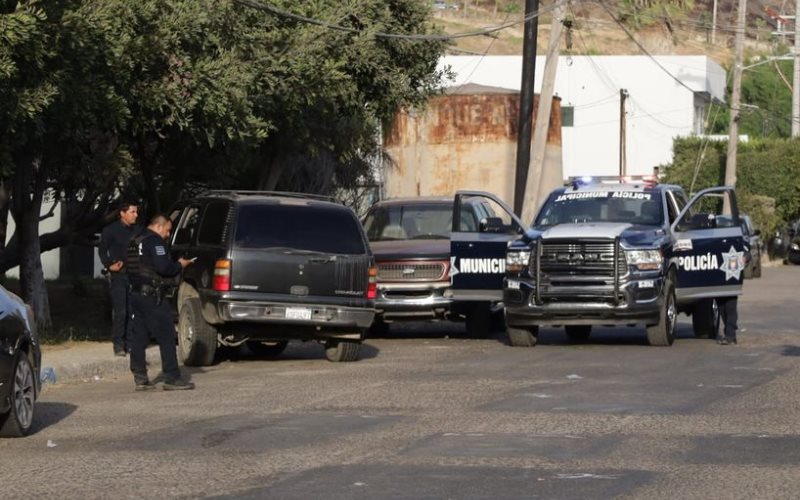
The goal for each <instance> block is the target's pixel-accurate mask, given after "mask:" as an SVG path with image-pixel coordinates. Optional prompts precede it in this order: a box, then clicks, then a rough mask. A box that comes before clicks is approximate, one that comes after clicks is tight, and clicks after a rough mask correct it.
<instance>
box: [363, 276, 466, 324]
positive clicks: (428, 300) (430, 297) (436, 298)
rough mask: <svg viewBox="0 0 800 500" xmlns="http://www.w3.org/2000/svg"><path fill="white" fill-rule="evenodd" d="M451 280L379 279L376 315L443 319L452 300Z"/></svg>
mask: <svg viewBox="0 0 800 500" xmlns="http://www.w3.org/2000/svg"><path fill="white" fill-rule="evenodd" d="M449 288H450V283H447V282H444V283H441V282H439V283H378V297H377V298H376V299H375V309H376V312H377V315H378V316H379V317H381V318H382V319H384V320H386V321H403V320H431V319H442V318H444V317H445V316H446V315H447V314H448V313H449V312H450V308H451V306H452V303H453V300H452V299H451V298H449V297H445V291H446V290H448V289H449Z"/></svg>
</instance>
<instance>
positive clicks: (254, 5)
mask: <svg viewBox="0 0 800 500" xmlns="http://www.w3.org/2000/svg"><path fill="white" fill-rule="evenodd" d="M233 1H234V2H235V3H237V4H239V5H242V6H244V7H249V8H251V9H256V10H260V11H263V12H268V13H270V14H273V15H275V16H278V17H282V18H284V19H292V20H294V21H299V22H302V23H306V24H311V25H315V26H321V27H323V28H327V29H331V30H335V31H341V32H344V33H353V34H360V33H363V30H360V29H356V28H350V27H347V26H341V25H339V24H332V23H329V22H326V21H321V20H319V19H314V18H312V17H306V16H301V15H299V14H294V13H292V12H288V11H285V10H281V9H278V8H277V7H274V6H272V5H269V4H266V3H264V2H261V1H257V0H233ZM567 1H568V0H560V1H559V2H554V3H553V4H552V5H550V6H548V7H546V8H541V9H539V10H537V11H535V12H531V13H530V14H528V15H526V16H524V17H523V18H522V19H521V20H518V21H511V22H508V23H504V24H500V25H498V26H493V27H491V28H486V29H483V30H478V31H467V32H463V33H454V34H452V35H407V34H402V33H384V32H380V31H379V32H373V33H370V34H371V35H372V36H374V37H376V38H386V39H398V40H413V41H428V42H431V41H449V40H457V39H459V38H468V37H474V36H485V35H490V34H492V33H496V32H498V31H502V30H505V29H508V28H511V27H514V26H518V25H520V24H524V23H526V22H528V21H529V20H531V19H535V18H537V17H539V16H541V15H542V14H545V13H547V12H550V11H552V10H554V9H556V8H557V7H558V6H560V5H563V4H566V3H567ZM356 19H357V18H356Z"/></svg>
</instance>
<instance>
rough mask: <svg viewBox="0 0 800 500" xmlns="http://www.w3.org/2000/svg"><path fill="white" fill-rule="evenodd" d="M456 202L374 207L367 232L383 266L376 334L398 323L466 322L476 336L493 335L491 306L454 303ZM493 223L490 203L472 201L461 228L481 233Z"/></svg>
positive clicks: (426, 200)
mask: <svg viewBox="0 0 800 500" xmlns="http://www.w3.org/2000/svg"><path fill="white" fill-rule="evenodd" d="M453 203H454V199H453V198H445V197H423V198H395V199H389V200H384V201H381V202H378V203H376V204H375V205H373V206H372V207H371V208H370V210H369V212H368V213H367V215H366V217H365V218H364V229H365V231H366V233H367V238H368V239H369V242H370V246H371V248H372V252H373V254H374V256H375V261H376V264H377V267H378V293H377V297H376V299H375V308H376V317H375V323H374V324H373V327H372V330H373V332H374V333H376V334H381V335H384V334H386V333H387V332H388V330H389V324H391V323H394V322H400V321H420V320H421V321H437V320H442V319H449V320H455V321H459V320H465V321H466V328H467V333H468V335H469V336H471V337H485V336H486V335H488V334H489V333H490V330H491V314H492V306H493V303H492V301H489V300H477V301H459V300H453V297H452V294H451V291H450V283H451V278H452V274H453V270H454V269H453V267H452V266H451V258H450V234H451V231H452V229H453V227H452V226H453ZM493 218H496V214H495V211H494V209H493V207H492V205H491V203H489V202H488V201H487V200H484V199H481V198H471V199H468V200H466V201H465V202H464V203H463V208H462V211H461V216H460V222H459V226H458V227H459V229H460V230H461V231H465V232H476V233H477V232H480V231H481V230H486V224H487V221H489V220H492V219H493ZM501 313H502V311H501Z"/></svg>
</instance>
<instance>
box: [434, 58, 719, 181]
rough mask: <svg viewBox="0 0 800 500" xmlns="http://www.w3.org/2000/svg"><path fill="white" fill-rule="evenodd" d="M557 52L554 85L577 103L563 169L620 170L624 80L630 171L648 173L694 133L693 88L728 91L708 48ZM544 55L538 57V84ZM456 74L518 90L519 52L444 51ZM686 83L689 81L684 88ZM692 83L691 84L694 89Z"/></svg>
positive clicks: (566, 133)
mask: <svg viewBox="0 0 800 500" xmlns="http://www.w3.org/2000/svg"><path fill="white" fill-rule="evenodd" d="M655 60H656V61H657V62H658V63H659V64H661V65H662V66H663V67H664V68H666V69H667V70H668V71H669V72H670V73H672V74H673V75H675V77H676V78H677V79H679V80H680V81H681V82H682V83H683V84H685V86H683V85H681V84H680V83H679V82H677V81H676V80H675V79H673V78H672V77H670V76H669V75H668V74H667V73H666V72H665V71H663V70H662V69H660V68H659V66H658V64H657V63H656V62H654V61H653V59H650V58H649V57H647V56H571V57H570V56H560V58H559V63H558V70H557V74H556V84H555V93H556V95H558V96H560V97H561V99H562V100H561V106H562V108H564V107H568V106H574V107H575V115H574V116H575V122H574V126H573V127H562V129H561V133H562V150H563V155H564V158H563V160H564V161H563V165H564V176H565V177H568V176H573V175H615V174H617V173H618V172H619V110H620V102H619V101H620V98H619V91H620V89H621V88H624V89H627V91H628V94H629V98H628V99H627V103H626V109H627V128H628V130H627V149H626V151H627V172H628V174H632V175H633V174H650V173H652V169H653V167H654V166H657V165H660V164H663V163H668V162H670V161H672V140H673V138H674V137H676V136H685V135H690V134H692V133H693V127H694V117H695V94H694V92H701V93H704V94H708V95H710V96H712V97H713V98H714V99H716V100H720V101H723V100H724V98H725V94H724V92H725V78H726V76H725V71H724V70H723V69H722V67H720V66H719V65H718V64H717V63H715V62H714V61H712V60H710V59H709V58H708V57H706V56H657V57H655ZM544 64H545V57H544V56H539V57H537V58H536V83H535V89H536V92H539V90H540V89H541V84H542V75H543V73H544ZM447 65H449V66H450V69H451V70H452V71H453V72H454V73H455V74H456V79H455V81H454V82H452V83H451V84H450V85H463V84H466V83H476V84H479V85H489V86H495V87H503V88H508V89H516V90H519V88H520V82H521V78H522V76H521V75H522V57H521V56H486V57H480V56H447V57H444V58H443V59H442V60H441V61H440V63H439V66H440V68H441V67H444V66H447ZM686 87H688V88H686ZM693 91H694V92H693Z"/></svg>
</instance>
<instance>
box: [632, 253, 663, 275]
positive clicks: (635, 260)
mask: <svg viewBox="0 0 800 500" xmlns="http://www.w3.org/2000/svg"><path fill="white" fill-rule="evenodd" d="M625 258H626V260H627V261H628V264H630V265H632V266H635V267H636V269H638V270H640V271H652V270H657V269H660V268H661V264H662V263H663V262H664V257H663V256H662V255H661V251H659V250H627V251H626V252H625Z"/></svg>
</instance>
